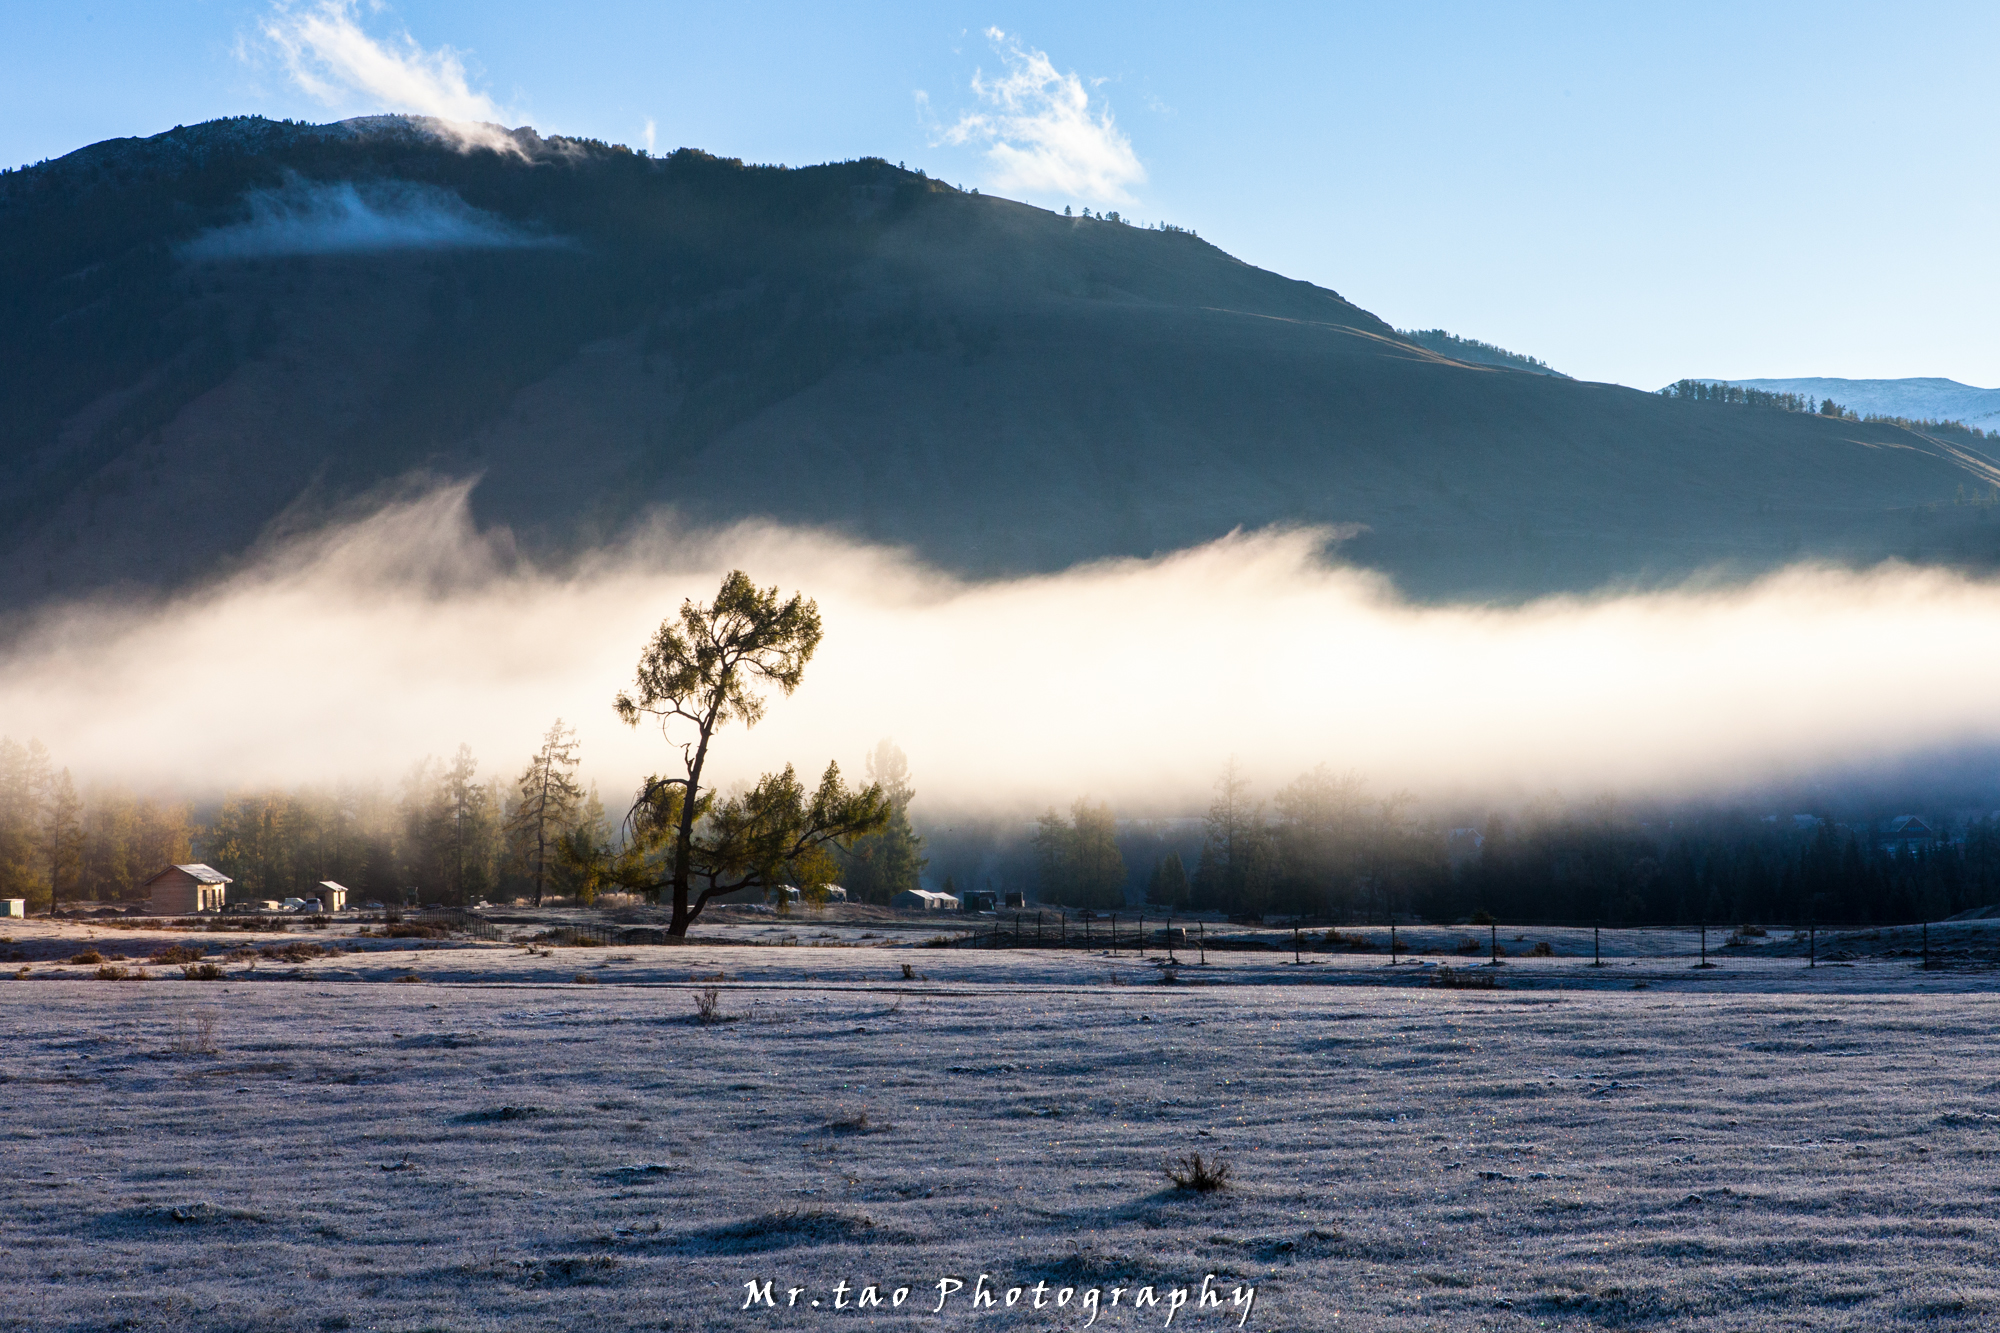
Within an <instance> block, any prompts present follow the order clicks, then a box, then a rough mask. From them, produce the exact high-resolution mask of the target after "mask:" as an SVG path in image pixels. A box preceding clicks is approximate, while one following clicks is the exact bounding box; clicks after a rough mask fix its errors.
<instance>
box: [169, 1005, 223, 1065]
mask: <svg viewBox="0 0 2000 1333" xmlns="http://www.w3.org/2000/svg"><path fill="white" fill-rule="evenodd" d="M216 1021H217V1016H216V1015H215V1014H196V1015H195V1016H194V1022H193V1023H192V1024H190V1023H189V1022H188V1020H187V1016H186V1015H184V1014H177V1015H175V1017H174V1035H173V1040H172V1041H170V1042H169V1043H168V1047H169V1049H171V1050H172V1051H173V1052H174V1053H175V1054H177V1055H214V1054H215V1052H216V1045H215V1024H216Z"/></svg>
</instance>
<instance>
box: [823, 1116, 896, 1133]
mask: <svg viewBox="0 0 2000 1333" xmlns="http://www.w3.org/2000/svg"><path fill="white" fill-rule="evenodd" d="M879 1128H887V1126H880V1127H879ZM826 1129H827V1132H828V1133H829V1134H866V1133H867V1132H868V1130H869V1124H868V1112H866V1111H856V1112H855V1113H854V1114H853V1115H847V1116H842V1117H840V1119H838V1120H829V1121H827V1122H826Z"/></svg>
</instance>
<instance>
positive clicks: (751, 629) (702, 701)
mask: <svg viewBox="0 0 2000 1333" xmlns="http://www.w3.org/2000/svg"><path fill="white" fill-rule="evenodd" d="M820 636H821V630H820V622H819V606H818V605H817V604H816V603H814V602H812V601H809V600H807V599H806V598H804V597H802V596H800V595H799V594H797V593H794V594H793V595H792V596H791V597H790V598H789V599H788V600H785V601H782V602H781V601H780V600H779V599H778V590H777V589H776V588H775V587H773V588H766V589H761V590H760V589H759V588H758V587H757V586H756V585H755V584H753V583H751V581H750V579H749V577H748V576H747V575H746V574H744V573H743V571H742V570H740V569H739V570H733V571H731V572H730V574H729V576H728V577H726V578H725V579H723V580H722V587H721V589H720V590H719V591H718V592H717V593H716V595H715V601H714V602H713V603H711V604H709V605H707V606H703V605H700V604H699V603H696V602H693V601H685V602H682V603H681V609H680V614H679V615H678V616H677V617H675V618H674V619H670V620H665V621H662V622H661V623H660V628H659V630H658V631H657V632H656V633H655V634H654V635H653V638H652V641H651V642H650V643H648V644H647V645H646V648H645V650H644V651H643V652H642V653H641V654H640V655H639V667H638V673H637V681H636V683H635V687H634V689H633V690H632V691H630V692H627V691H622V690H621V691H620V692H619V694H618V698H617V700H616V701H615V704H614V706H615V707H616V708H617V710H618V716H619V717H620V718H622V719H624V721H625V723H626V724H627V725H628V726H634V727H636V726H638V725H639V724H640V723H641V722H642V721H644V720H645V719H647V718H649V717H652V718H658V719H659V722H660V732H661V734H662V735H663V736H665V737H666V738H667V740H668V742H669V743H670V744H673V745H675V746H677V747H678V748H679V750H680V752H681V767H682V769H683V775H682V776H679V777H661V776H658V775H654V776H652V777H649V778H647V779H646V781H645V784H644V785H643V786H642V787H641V788H640V789H639V796H638V799H637V800H636V801H634V802H633V804H632V810H631V812H630V813H629V814H628V815H627V816H626V822H627V825H628V827H629V829H630V833H631V837H630V839H629V841H628V842H627V845H626V849H625V852H624V854H623V856H622V857H621V858H620V860H619V864H618V867H617V869H616V872H615V874H614V878H615V879H616V880H617V882H618V883H619V884H621V885H622V886H624V887H626V888H629V889H633V890H636V891H638V892H641V893H644V894H645V895H646V896H647V897H648V898H649V899H651V900H653V901H655V902H657V901H658V900H659V896H660V894H661V892H662V891H668V892H670V893H671V895H672V899H673V917H672V919H671V921H670V922H669V924H668V926H667V933H668V934H669V935H672V936H676V937H684V936H686V934H687V930H688V927H689V926H690V925H692V924H693V922H694V919H695V918H696V917H697V916H699V915H701V910H702V908H704V907H706V906H707V905H708V903H709V902H710V901H711V900H712V899H715V898H720V897H722V896H723V895H724V894H728V893H735V892H738V891H740V890H743V889H752V888H768V887H773V886H776V885H780V884H786V883H793V882H801V881H802V882H803V886H805V887H817V886H818V885H820V884H823V883H825V882H826V880H827V879H828V878H829V877H830V875H831V872H832V865H833V862H832V857H831V855H830V852H829V844H833V845H838V846H846V845H848V844H850V843H852V842H853V840H854V839H855V838H857V837H860V836H862V835H863V834H867V833H873V832H875V831H876V830H878V829H880V828H882V827H883V826H884V825H885V824H887V823H888V820H889V814H890V803H889V799H888V797H887V796H886V795H885V794H884V793H883V790H882V787H881V784H879V783H877V784H874V785H871V786H869V787H866V788H863V789H861V790H859V791H851V790H849V789H848V787H847V785H846V784H845V783H844V782H842V781H841V777H840V766H839V765H838V764H832V763H829V764H828V765H827V766H826V773H825V774H824V775H823V776H822V777H821V778H820V783H819V787H818V788H817V789H816V790H814V791H811V792H808V791H807V790H806V788H805V786H804V784H803V783H801V782H800V781H799V780H798V777H797V775H796V774H795V773H794V772H793V770H792V766H791V765H790V764H787V765H786V766H785V770H784V772H782V773H766V774H765V775H764V776H763V777H761V778H759V779H758V780H757V783H756V785H755V786H754V787H752V788H751V789H750V790H749V791H748V792H746V793H744V794H742V795H740V796H732V797H730V798H729V799H728V800H726V801H721V802H718V801H717V799H716V796H717V794H716V791H715V788H714V787H713V786H705V785H703V782H702V776H703V771H704V770H705V769H706V767H707V765H708V758H709V748H710V746H711V744H712V743H713V741H714V738H715V734H716V732H717V731H718V730H719V729H721V728H722V727H723V726H725V725H727V724H728V723H730V722H734V721H741V722H742V723H743V725H744V726H745V727H746V728H748V727H753V726H755V725H756V724H757V723H758V721H759V720H761V719H762V718H763V716H764V698H763V695H762V693H761V692H760V689H761V687H765V686H773V685H774V686H776V687H777V688H778V689H779V690H780V691H781V692H782V693H784V694H787V695H789V694H790V693H791V692H792V691H793V690H795V689H797V688H798V685H799V681H800V680H802V679H803V678H804V676H805V668H806V663H807V662H808V661H810V660H811V658H812V655H813V652H814V650H815V649H817V648H818V647H819V641H820Z"/></svg>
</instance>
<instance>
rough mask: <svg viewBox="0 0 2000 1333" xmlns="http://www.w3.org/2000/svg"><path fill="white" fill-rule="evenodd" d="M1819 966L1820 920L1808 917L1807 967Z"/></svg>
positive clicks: (1808, 968) (1809, 968)
mask: <svg viewBox="0 0 2000 1333" xmlns="http://www.w3.org/2000/svg"><path fill="white" fill-rule="evenodd" d="M1818 966H1819V922H1817V921H1815V920H1814V919H1813V918H1812V917H1811V916H1807V917H1806V969H1807V970H1808V971H1810V970H1811V969H1813V968H1815V967H1818Z"/></svg>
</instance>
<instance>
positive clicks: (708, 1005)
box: [694, 986, 722, 1023]
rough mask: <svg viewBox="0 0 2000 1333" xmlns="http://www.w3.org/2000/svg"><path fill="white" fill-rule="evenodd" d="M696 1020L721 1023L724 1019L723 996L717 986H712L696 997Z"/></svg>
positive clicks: (698, 1021)
mask: <svg viewBox="0 0 2000 1333" xmlns="http://www.w3.org/2000/svg"><path fill="white" fill-rule="evenodd" d="M694 1021H695V1022H697V1023H719V1022H721V1021H722V997H721V996H720V995H719V994H717V992H716V989H715V987H713V986H710V987H709V988H708V989H707V990H704V991H702V992H701V993H700V994H698V995H696V996H695V997H694Z"/></svg>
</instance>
